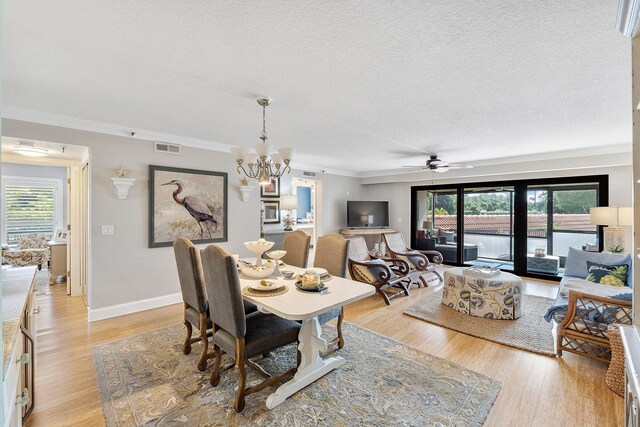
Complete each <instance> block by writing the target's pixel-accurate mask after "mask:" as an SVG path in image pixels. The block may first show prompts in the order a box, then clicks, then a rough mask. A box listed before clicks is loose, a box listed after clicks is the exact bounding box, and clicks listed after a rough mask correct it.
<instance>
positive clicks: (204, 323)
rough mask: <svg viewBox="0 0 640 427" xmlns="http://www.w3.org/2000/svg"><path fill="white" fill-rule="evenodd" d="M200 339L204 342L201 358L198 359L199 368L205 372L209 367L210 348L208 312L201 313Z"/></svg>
mask: <svg viewBox="0 0 640 427" xmlns="http://www.w3.org/2000/svg"><path fill="white" fill-rule="evenodd" d="M200 341H201V342H202V353H200V360H198V370H199V371H200V372H204V371H205V370H206V369H207V351H208V350H209V339H208V338H207V313H200Z"/></svg>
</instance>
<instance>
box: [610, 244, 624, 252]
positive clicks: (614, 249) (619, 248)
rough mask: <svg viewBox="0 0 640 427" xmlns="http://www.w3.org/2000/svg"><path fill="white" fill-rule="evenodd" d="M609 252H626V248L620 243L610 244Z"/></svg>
mask: <svg viewBox="0 0 640 427" xmlns="http://www.w3.org/2000/svg"><path fill="white" fill-rule="evenodd" d="M609 252H613V253H614V254H619V253H622V252H624V248H623V247H622V246H620V245H615V246H609Z"/></svg>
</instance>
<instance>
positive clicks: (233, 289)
mask: <svg viewBox="0 0 640 427" xmlns="http://www.w3.org/2000/svg"><path fill="white" fill-rule="evenodd" d="M202 260H203V263H204V266H205V268H204V280H205V284H206V288H207V294H209V295H212V296H214V298H211V301H210V303H209V306H210V311H211V320H212V322H213V324H214V325H216V326H218V327H220V328H222V329H224V330H225V331H227V332H228V333H229V334H231V335H233V336H234V337H236V338H240V337H243V336H244V335H245V333H246V318H245V312H244V304H243V301H242V291H241V289H240V279H239V278H238V268H237V267H236V263H235V260H234V259H233V257H232V256H230V255H229V254H228V253H227V252H226V251H225V250H224V249H222V248H221V247H220V246H217V245H211V246H209V247H207V248H206V249H205V250H204V251H203V252H202Z"/></svg>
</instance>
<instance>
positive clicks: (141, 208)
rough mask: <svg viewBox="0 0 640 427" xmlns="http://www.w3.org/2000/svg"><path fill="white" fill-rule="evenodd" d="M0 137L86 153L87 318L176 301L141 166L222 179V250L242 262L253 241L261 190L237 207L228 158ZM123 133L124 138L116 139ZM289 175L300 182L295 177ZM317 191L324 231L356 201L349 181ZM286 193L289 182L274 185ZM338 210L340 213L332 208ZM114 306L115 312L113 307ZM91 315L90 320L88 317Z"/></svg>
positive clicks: (169, 258) (16, 130)
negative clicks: (109, 229)
mask: <svg viewBox="0 0 640 427" xmlns="http://www.w3.org/2000/svg"><path fill="white" fill-rule="evenodd" d="M3 126H4V128H3V131H4V135H5V136H11V137H16V138H18V137H19V138H25V139H34V140H41V141H50V142H57V143H65V144H75V145H84V146H87V147H89V150H90V160H89V161H90V164H91V195H90V197H91V207H90V209H91V212H90V214H91V236H90V238H91V242H92V243H91V249H92V251H91V265H92V272H91V280H90V282H89V286H90V300H89V305H90V316H91V317H93V318H94V319H95V318H100V317H104V316H110V315H117V314H123V313H126V312H131V311H136V310H139V309H142V308H151V307H154V306H157V305H162V304H168V303H172V302H178V301H180V299H179V295H177V293H178V292H179V291H180V288H179V285H178V277H177V271H176V267H175V261H174V258H173V249H172V248H171V247H167V248H153V249H150V248H148V247H147V245H148V241H147V235H148V203H149V199H148V167H149V165H150V164H153V165H165V166H173V167H183V168H191V169H203V170H214V171H223V172H227V173H228V183H229V189H228V191H229V202H228V218H229V224H228V226H229V232H228V242H225V243H221V244H220V245H221V246H223V247H224V248H225V249H226V250H227V251H229V252H230V253H239V254H241V255H242V256H249V255H250V253H249V252H248V251H247V250H246V249H245V248H244V246H243V244H242V242H245V241H248V240H254V239H256V238H258V237H259V229H260V224H259V221H260V191H259V188H257V184H252V185H255V186H256V188H255V189H254V191H253V193H252V194H251V196H250V198H249V200H248V201H247V202H246V203H243V202H242V201H241V199H240V194H239V191H238V190H237V188H238V185H239V184H240V179H241V177H240V175H238V173H237V172H236V170H235V161H234V160H233V159H232V157H231V155H230V154H226V153H220V152H215V151H209V150H201V149H195V148H189V147H183V154H182V155H181V156H175V155H167V154H160V153H155V152H154V151H153V144H152V142H150V141H140V140H136V139H132V138H128V137H124V136H123V137H117V136H111V135H105V134H100V133H93V132H86V131H78V130H73V129H68V128H61V127H54V126H49V125H41V124H34V123H28V122H22V121H16V120H8V119H4V120H3ZM123 133H124V132H123ZM119 166H123V167H124V168H125V169H127V170H129V171H130V173H129V176H131V177H133V178H135V179H136V180H137V181H136V182H135V184H134V186H133V187H132V188H131V190H130V192H129V198H128V199H127V200H119V199H118V198H117V196H116V189H115V187H114V186H113V184H112V183H111V179H110V177H112V176H115V170H116V169H117V168H118V167H119ZM294 176H302V173H301V172H300V171H295V172H294ZM318 179H320V180H322V181H323V184H324V185H323V187H324V206H326V208H325V209H324V212H325V216H324V221H323V224H324V227H323V229H324V230H323V231H324V232H329V231H336V230H338V229H339V228H340V227H343V226H344V225H345V224H346V213H344V212H343V211H345V210H346V200H347V198H349V197H350V196H347V192H350V194H353V195H356V194H357V197H359V192H360V184H359V182H358V180H357V179H355V178H348V177H342V176H333V175H328V174H319V176H318ZM281 185H282V189H283V191H284V192H285V193H290V190H291V178H290V177H287V178H286V179H284V180H283V182H282V183H281ZM339 208H341V209H339ZM102 225H114V226H115V234H114V235H106V236H103V235H102V234H101V226H102ZM114 306H116V307H114ZM92 314H93V316H92Z"/></svg>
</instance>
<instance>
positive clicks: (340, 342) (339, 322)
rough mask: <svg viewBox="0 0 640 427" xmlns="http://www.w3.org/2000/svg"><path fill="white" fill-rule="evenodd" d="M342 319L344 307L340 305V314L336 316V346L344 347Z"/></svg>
mask: <svg viewBox="0 0 640 427" xmlns="http://www.w3.org/2000/svg"><path fill="white" fill-rule="evenodd" d="M343 321H344V308H343V307H340V315H339V316H338V325H337V329H338V348H343V347H344V335H342V322H343Z"/></svg>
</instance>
